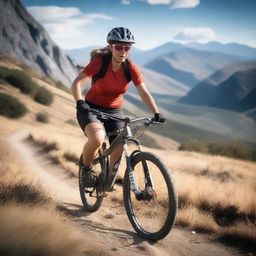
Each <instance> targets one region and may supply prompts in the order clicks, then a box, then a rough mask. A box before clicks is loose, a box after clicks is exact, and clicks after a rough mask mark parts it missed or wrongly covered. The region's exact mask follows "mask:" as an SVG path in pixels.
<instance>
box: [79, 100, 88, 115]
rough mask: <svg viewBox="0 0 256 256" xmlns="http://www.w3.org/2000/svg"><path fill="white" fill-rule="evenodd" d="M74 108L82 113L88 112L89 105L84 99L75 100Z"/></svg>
mask: <svg viewBox="0 0 256 256" xmlns="http://www.w3.org/2000/svg"><path fill="white" fill-rule="evenodd" d="M76 109H77V110H79V111H80V112H82V113H88V112H89V111H90V106H89V105H88V104H87V103H86V102H85V101H84V100H78V101H77V102H76Z"/></svg>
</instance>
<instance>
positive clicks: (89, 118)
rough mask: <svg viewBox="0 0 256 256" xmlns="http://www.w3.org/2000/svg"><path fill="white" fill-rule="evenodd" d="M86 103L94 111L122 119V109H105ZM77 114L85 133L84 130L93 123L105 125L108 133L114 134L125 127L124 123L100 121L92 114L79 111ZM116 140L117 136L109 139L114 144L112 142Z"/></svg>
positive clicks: (110, 120)
mask: <svg viewBox="0 0 256 256" xmlns="http://www.w3.org/2000/svg"><path fill="white" fill-rule="evenodd" d="M86 103H87V104H88V105H89V106H90V107H91V108H93V109H97V110H99V111H102V112H105V113H108V114H111V115H115V116H117V117H122V110H121V109H120V108H105V107H102V106H98V105H95V104H93V103H91V102H88V101H86ZM76 114H77V121H78V123H79V125H80V127H81V129H82V130H83V132H84V129H85V127H86V125H87V124H90V123H93V122H97V123H101V124H103V126H104V128H105V130H106V133H112V132H114V131H116V130H118V129H120V128H122V127H123V126H124V123H123V122H119V121H117V120H112V119H109V120H100V119H98V118H97V116H96V115H94V114H92V113H91V112H89V113H83V112H81V111H79V110H77V112H76ZM115 138H116V135H114V136H110V137H109V142H110V143H112V141H113V140H114V139H115Z"/></svg>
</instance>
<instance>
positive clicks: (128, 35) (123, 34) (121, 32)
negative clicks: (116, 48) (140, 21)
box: [107, 27, 135, 44]
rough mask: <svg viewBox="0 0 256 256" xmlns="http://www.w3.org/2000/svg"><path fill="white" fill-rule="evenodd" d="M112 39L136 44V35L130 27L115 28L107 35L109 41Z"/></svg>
mask: <svg viewBox="0 0 256 256" xmlns="http://www.w3.org/2000/svg"><path fill="white" fill-rule="evenodd" d="M111 41H115V42H122V43H131V44H135V40H134V36H133V34H132V32H131V31H130V30H129V29H128V28H124V27H118V28H113V29H112V30H111V31H110V32H109V33H108V36H107V42H108V43H111Z"/></svg>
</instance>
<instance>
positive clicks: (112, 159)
mask: <svg viewBox="0 0 256 256" xmlns="http://www.w3.org/2000/svg"><path fill="white" fill-rule="evenodd" d="M122 153H123V145H119V146H117V148H116V149H115V150H114V151H113V152H112V154H111V155H110V161H109V170H110V172H111V171H112V170H113V168H114V165H115V163H117V162H118V160H119V159H120V158H121V156H122Z"/></svg>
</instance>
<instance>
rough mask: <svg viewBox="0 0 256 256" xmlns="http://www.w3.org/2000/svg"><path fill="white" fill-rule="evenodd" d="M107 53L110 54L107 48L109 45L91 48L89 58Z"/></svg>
mask: <svg viewBox="0 0 256 256" xmlns="http://www.w3.org/2000/svg"><path fill="white" fill-rule="evenodd" d="M108 54H111V51H110V50H109V47H108V46H106V47H103V48H97V49H93V50H92V51H91V54H90V56H91V59H92V58H94V57H100V56H103V55H108Z"/></svg>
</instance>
